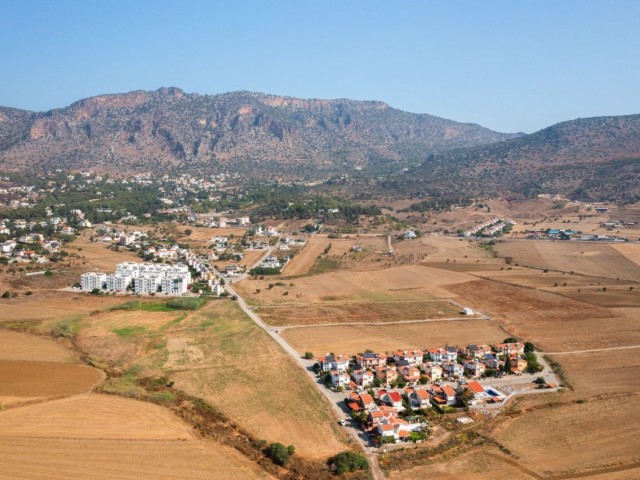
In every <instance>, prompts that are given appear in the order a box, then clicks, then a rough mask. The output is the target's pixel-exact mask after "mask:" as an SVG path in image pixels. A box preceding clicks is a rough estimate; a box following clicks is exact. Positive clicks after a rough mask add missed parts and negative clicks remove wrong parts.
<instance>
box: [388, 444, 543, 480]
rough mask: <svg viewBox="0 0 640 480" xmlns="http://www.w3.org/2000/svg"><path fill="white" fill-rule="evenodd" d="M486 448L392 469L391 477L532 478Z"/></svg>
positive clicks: (398, 479) (446, 479) (404, 479)
mask: <svg viewBox="0 0 640 480" xmlns="http://www.w3.org/2000/svg"><path fill="white" fill-rule="evenodd" d="M499 457H500V456H499V455H496V454H493V455H492V454H491V453H488V452H487V451H485V450H482V451H472V452H469V453H466V454H464V455H461V456H459V457H457V458H455V459H452V460H450V461H448V462H447V461H442V460H441V461H435V462H434V461H432V462H429V464H428V465H420V466H417V467H413V468H410V469H406V470H400V471H391V472H390V473H389V479H390V480H414V479H416V478H433V477H437V478H439V479H442V480H512V479H514V478H517V479H521V480H533V479H534V478H535V477H533V476H530V475H527V474H526V473H525V472H523V471H522V470H521V469H520V468H518V467H517V466H514V465H510V464H509V463H507V462H505V461H503V460H500V458H499Z"/></svg>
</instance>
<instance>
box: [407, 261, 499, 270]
mask: <svg viewBox="0 0 640 480" xmlns="http://www.w3.org/2000/svg"><path fill="white" fill-rule="evenodd" d="M420 265H424V266H425V267H431V268H441V269H443V270H451V271H452V272H493V271H496V270H500V269H501V268H504V265H503V264H500V263H462V262H420Z"/></svg>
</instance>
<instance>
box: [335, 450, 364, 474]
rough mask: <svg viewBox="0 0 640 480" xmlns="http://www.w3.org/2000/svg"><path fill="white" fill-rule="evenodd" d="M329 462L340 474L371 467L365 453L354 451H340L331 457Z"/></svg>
mask: <svg viewBox="0 0 640 480" xmlns="http://www.w3.org/2000/svg"><path fill="white" fill-rule="evenodd" d="M328 463H329V465H330V466H331V468H332V469H335V471H336V473H338V474H339V475H342V474H344V473H347V472H355V471H356V470H366V469H367V468H369V463H368V462H367V458H366V457H365V456H364V455H363V454H361V453H359V452H353V451H346V452H341V453H338V454H337V455H335V456H333V457H331V458H330V459H329V462H328Z"/></svg>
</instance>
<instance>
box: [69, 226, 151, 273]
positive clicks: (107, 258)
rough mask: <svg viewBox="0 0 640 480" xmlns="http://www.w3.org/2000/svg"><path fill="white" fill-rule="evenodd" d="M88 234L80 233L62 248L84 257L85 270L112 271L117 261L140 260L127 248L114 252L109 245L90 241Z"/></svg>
mask: <svg viewBox="0 0 640 480" xmlns="http://www.w3.org/2000/svg"><path fill="white" fill-rule="evenodd" d="M90 236H91V234H90V233H82V234H81V235H79V236H78V238H76V239H75V240H74V241H73V242H71V243H69V244H68V245H66V246H65V248H64V250H66V251H67V252H69V253H76V254H78V255H80V257H81V258H83V259H84V261H85V262H86V265H84V269H85V271H90V270H99V271H102V272H105V273H112V272H113V271H114V270H115V268H116V265H117V264H118V263H122V262H139V261H140V257H138V256H136V255H135V254H133V253H131V252H129V251H127V250H124V249H121V251H119V252H116V251H113V250H111V249H109V245H108V244H106V243H102V242H91V241H90V240H89V237H90Z"/></svg>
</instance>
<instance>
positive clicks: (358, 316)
mask: <svg viewBox="0 0 640 480" xmlns="http://www.w3.org/2000/svg"><path fill="white" fill-rule="evenodd" d="M459 310H460V309H459V308H458V307H456V306H454V305H452V304H451V303H449V302H446V301H442V300H433V301H428V300H427V301H422V302H420V301H407V302H354V303H350V302H323V303H320V304H310V305H291V306H287V305H278V306H271V307H270V306H263V307H260V308H259V309H258V310H257V313H258V314H259V315H260V316H261V317H262V319H263V320H264V321H265V322H267V323H268V324H270V325H278V326H282V325H319V324H324V323H362V322H367V323H386V322H396V321H402V320H424V319H436V318H450V317H461V316H462V315H461V314H460V312H459Z"/></svg>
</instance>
